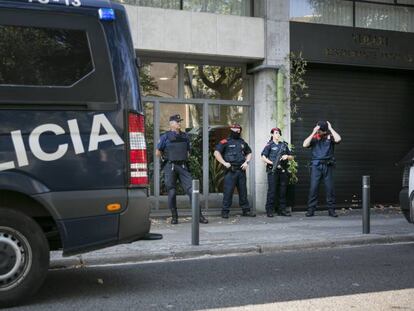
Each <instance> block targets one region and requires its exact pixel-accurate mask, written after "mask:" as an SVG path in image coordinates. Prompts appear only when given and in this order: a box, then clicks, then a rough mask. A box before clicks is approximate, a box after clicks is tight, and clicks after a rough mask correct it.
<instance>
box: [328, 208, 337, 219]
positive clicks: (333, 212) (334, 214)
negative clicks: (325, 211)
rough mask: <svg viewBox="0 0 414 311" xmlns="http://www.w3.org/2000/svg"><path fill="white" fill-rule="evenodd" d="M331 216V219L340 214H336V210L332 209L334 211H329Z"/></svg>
mask: <svg viewBox="0 0 414 311" xmlns="http://www.w3.org/2000/svg"><path fill="white" fill-rule="evenodd" d="M329 216H331V217H338V214H337V213H335V210H334V209H333V208H332V209H330V210H329Z"/></svg>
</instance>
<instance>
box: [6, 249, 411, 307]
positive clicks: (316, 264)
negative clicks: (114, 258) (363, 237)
mask: <svg viewBox="0 0 414 311" xmlns="http://www.w3.org/2000/svg"><path fill="white" fill-rule="evenodd" d="M413 265H414V243H408V244H394V245H376V246H364V247H352V248H336V249H323V250H308V251H295V252H282V253H277V254H269V255H255V256H252V255H251V256H240V257H223V258H206V259H198V260H185V261H175V262H158V263H143V264H129V265H118V266H104V267H102V266H100V267H89V268H77V269H66V270H52V271H50V272H49V275H48V278H47V280H46V283H45V285H44V286H43V287H42V289H41V290H40V292H39V293H38V295H37V296H36V297H35V298H33V299H31V300H30V301H29V302H28V304H27V305H26V306H23V307H20V308H14V309H13V310H30V311H35V310H42V311H43V310H54V311H65V310H198V309H210V308H227V307H236V309H235V310H237V309H240V308H241V307H243V306H249V305H250V307H247V308H246V309H253V307H251V305H256V306H261V307H263V306H264V307H263V308H264V309H263V310H267V309H268V310H274V309H277V308H276V307H275V305H274V304H273V303H282V304H286V303H288V304H289V303H298V301H299V302H308V301H314V300H313V299H316V301H319V300H318V299H322V301H325V302H326V299H330V300H329V301H332V302H331V304H332V303H334V304H336V306H337V308H332V306H330V307H329V308H330V309H331V310H344V309H348V308H342V307H341V305H340V304H338V303H339V302H340V301H341V298H344V297H351V298H350V301H354V302H355V299H354V298H352V297H359V300H360V301H362V303H369V299H372V300H373V301H376V302H378V301H377V300H378V299H384V300H385V301H384V303H383V304H382V303H381V305H382V306H386V304H388V305H389V306H390V309H411V308H410V307H409V306H407V305H409V304H411V306H414V290H413V289H414V268H413ZM391 292H397V293H400V295H402V298H401V297H400V298H401V299H405V302H404V306H402V305H401V304H400V301H398V300H399V299H400V298H398V299H397V298H392V297H398V296H392V295H388V296H387V295H385V293H391ZM382 293H384V295H382ZM358 294H361V295H358ZM411 295H412V296H411ZM361 297H362V298H361ZM364 297H367V298H364ZM369 297H371V298H369ZM378 297H380V298H378ZM381 297H382V298H381ZM387 297H388V298H387ZM367 299H368V300H367ZM335 300H337V301H338V302H335ZM387 300H396V301H387ZM359 306H361V305H359ZM357 307H358V305H357ZM364 308H365V307H364ZM282 309H286V308H285V307H284V308H282ZM288 309H289V308H288ZM292 309H294V308H292ZM300 309H302V308H301V307H299V308H298V310H300ZM321 309H323V308H321ZM357 309H358V308H357ZM369 309H371V308H369ZM386 309H387V308H386ZM261 310H262V309H261ZM412 310H414V307H413V309H412Z"/></svg>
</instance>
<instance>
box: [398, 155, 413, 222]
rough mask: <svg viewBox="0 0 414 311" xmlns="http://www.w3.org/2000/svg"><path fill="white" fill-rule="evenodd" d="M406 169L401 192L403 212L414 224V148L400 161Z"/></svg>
mask: <svg viewBox="0 0 414 311" xmlns="http://www.w3.org/2000/svg"><path fill="white" fill-rule="evenodd" d="M400 165H401V166H403V167H404V171H403V177H402V189H401V191H400V205H401V211H402V212H403V214H404V216H405V218H406V219H407V221H408V222H410V223H413V224H414V148H413V149H411V151H410V152H409V153H408V154H407V155H406V156H405V157H404V158H403V159H402V160H401V161H400Z"/></svg>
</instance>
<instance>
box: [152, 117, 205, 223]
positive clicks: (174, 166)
mask: <svg viewBox="0 0 414 311" xmlns="http://www.w3.org/2000/svg"><path fill="white" fill-rule="evenodd" d="M181 121H182V119H181V117H180V115H179V114H175V115H172V116H171V117H170V130H169V131H167V132H166V133H164V134H163V135H161V137H160V141H159V142H158V145H157V150H156V155H157V156H158V157H162V158H163V160H164V163H163V164H164V177H165V185H166V187H167V190H168V207H169V208H170V209H171V214H172V219H171V223H172V224H173V225H175V224H177V223H178V214H177V200H176V187H177V179H179V180H180V183H181V185H182V187H183V189H184V190H185V192H186V193H187V194H188V196H189V197H190V201H191V192H192V176H191V174H190V172H189V169H188V164H187V160H188V156H189V153H190V139H189V137H188V135H187V133H185V132H182V131H181V124H180V123H181ZM200 223H203V224H206V223H208V220H207V219H206V218H205V217H204V216H203V215H202V214H201V211H200Z"/></svg>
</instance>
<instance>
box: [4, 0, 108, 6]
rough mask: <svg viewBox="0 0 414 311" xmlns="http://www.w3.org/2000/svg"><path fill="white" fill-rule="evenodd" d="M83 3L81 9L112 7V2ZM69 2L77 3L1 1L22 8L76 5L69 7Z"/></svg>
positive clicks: (60, 0)
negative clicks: (27, 6) (25, 6)
mask: <svg viewBox="0 0 414 311" xmlns="http://www.w3.org/2000/svg"><path fill="white" fill-rule="evenodd" d="M79 1H80V3H81V7H93V8H105V7H106V8H107V7H112V1H111V0H79ZM67 2H69V3H72V2H75V1H74V0H68V1H67V0H49V3H47V4H43V3H40V2H39V1H38V0H0V5H2V4H4V5H6V6H13V5H16V6H19V7H22V6H23V5H25V4H27V5H31V6H32V5H39V6H43V7H56V6H63V7H67V8H69V7H72V8H74V7H75V6H74V5H67Z"/></svg>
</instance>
